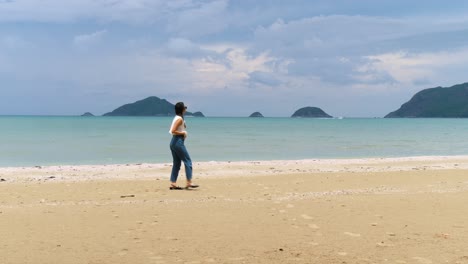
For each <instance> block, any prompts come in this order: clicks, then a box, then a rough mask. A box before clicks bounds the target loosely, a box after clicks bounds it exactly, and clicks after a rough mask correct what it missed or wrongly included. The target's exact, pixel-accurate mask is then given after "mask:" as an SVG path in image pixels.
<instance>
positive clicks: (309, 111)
mask: <svg viewBox="0 0 468 264" xmlns="http://www.w3.org/2000/svg"><path fill="white" fill-rule="evenodd" d="M291 117H309V118H332V116H331V115H329V114H327V113H325V112H324V111H323V110H322V109H320V108H318V107H311V106H308V107H303V108H301V109H299V110H297V111H296V112H294V114H293V115H292V116H291Z"/></svg>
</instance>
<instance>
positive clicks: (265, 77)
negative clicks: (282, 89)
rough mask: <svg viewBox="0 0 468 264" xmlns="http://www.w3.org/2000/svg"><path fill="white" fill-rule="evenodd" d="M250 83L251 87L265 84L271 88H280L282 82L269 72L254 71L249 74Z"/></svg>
mask: <svg viewBox="0 0 468 264" xmlns="http://www.w3.org/2000/svg"><path fill="white" fill-rule="evenodd" d="M249 81H250V83H251V86H254V85H256V84H263V85H267V86H270V87H274V86H278V85H280V84H281V81H280V80H279V79H278V78H276V77H275V75H274V74H272V73H269V72H262V71H254V72H251V73H250V74H249Z"/></svg>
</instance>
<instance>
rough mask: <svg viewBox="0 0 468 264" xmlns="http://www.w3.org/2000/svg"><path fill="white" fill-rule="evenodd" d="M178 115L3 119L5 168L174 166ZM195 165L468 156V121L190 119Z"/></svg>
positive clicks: (0, 154) (0, 141)
mask: <svg viewBox="0 0 468 264" xmlns="http://www.w3.org/2000/svg"><path fill="white" fill-rule="evenodd" d="M171 122H172V117H75V116H0V167H18V166H47V165H94V164H129V163H132V164H138V163H170V162H172V156H171V152H170V150H169V142H170V140H171V137H172V136H171V135H170V134H169V132H168V131H169V126H170V124H171ZM186 123H187V131H188V133H189V135H188V138H187V139H186V141H185V145H186V147H187V149H188V151H189V153H190V156H191V157H192V160H193V161H194V162H206V161H253V160H297V159H329V158H333V159H341V158H383V157H412V156H453V155H468V119H437V118H428V119H419V118H418V119H411V118H403V119H383V118H336V119H309V118H247V117H245V118H244V117H242V118H234V117H205V118H195V117H187V118H186Z"/></svg>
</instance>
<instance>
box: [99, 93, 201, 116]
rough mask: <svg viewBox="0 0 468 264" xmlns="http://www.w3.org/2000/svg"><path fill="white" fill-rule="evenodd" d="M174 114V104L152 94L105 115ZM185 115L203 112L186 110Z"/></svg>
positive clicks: (195, 114)
mask: <svg viewBox="0 0 468 264" xmlns="http://www.w3.org/2000/svg"><path fill="white" fill-rule="evenodd" d="M174 114H175V111H174V105H173V104H171V103H170V102H168V101H166V100H165V99H160V98H158V97H156V96H150V97H148V98H146V99H143V100H140V101H136V102H134V103H131V104H126V105H123V106H121V107H118V108H117V109H115V110H114V111H112V112H109V113H106V114H104V116H173V115H174ZM185 115H187V116H197V117H200V116H203V114H202V113H201V112H196V113H194V114H192V113H191V112H186V113H185Z"/></svg>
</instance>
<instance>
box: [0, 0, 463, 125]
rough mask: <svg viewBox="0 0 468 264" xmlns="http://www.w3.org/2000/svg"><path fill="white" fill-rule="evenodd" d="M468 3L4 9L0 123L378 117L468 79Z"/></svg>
mask: <svg viewBox="0 0 468 264" xmlns="http://www.w3.org/2000/svg"><path fill="white" fill-rule="evenodd" d="M467 13H468V1H458V0H453V1H450V3H449V4H448V2H447V1H432V0H427V1H407V0H405V1H403V0H379V1H375V0H353V1H351V0H288V1H283V0H268V1H267V0H265V1H264V0H256V1H254V0H170V1H169V0H166V1H163V0H67V1H63V0H0V115H81V114H83V113H84V112H92V113H93V114H95V115H102V114H104V113H107V112H110V111H112V110H114V109H115V108H117V107H119V106H121V105H123V104H126V103H132V102H135V101H137V100H141V99H144V98H146V97H148V96H157V97H159V98H162V99H166V100H168V101H170V102H172V103H176V102H178V101H183V102H185V103H186V104H187V105H188V106H189V111H202V112H203V113H204V114H205V115H206V116H248V115H250V114H251V113H252V112H255V111H260V112H261V113H262V114H263V115H264V116H270V117H283V116H291V115H292V114H293V113H294V111H295V110H297V109H299V108H301V107H305V106H315V107H320V108H322V109H323V110H324V111H325V112H327V113H328V114H330V115H333V116H344V117H382V116H384V115H386V114H388V113H389V112H391V111H394V110H396V109H398V108H399V107H400V106H401V104H403V103H405V102H406V101H408V100H409V99H410V98H411V97H412V96H413V95H414V94H415V93H416V92H418V91H420V90H422V89H426V88H432V87H437V86H443V87H448V86H452V85H455V84H459V83H464V82H468V75H467V74H466V73H467V72H468V63H467V62H468V16H467V15H466V14H467Z"/></svg>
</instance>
